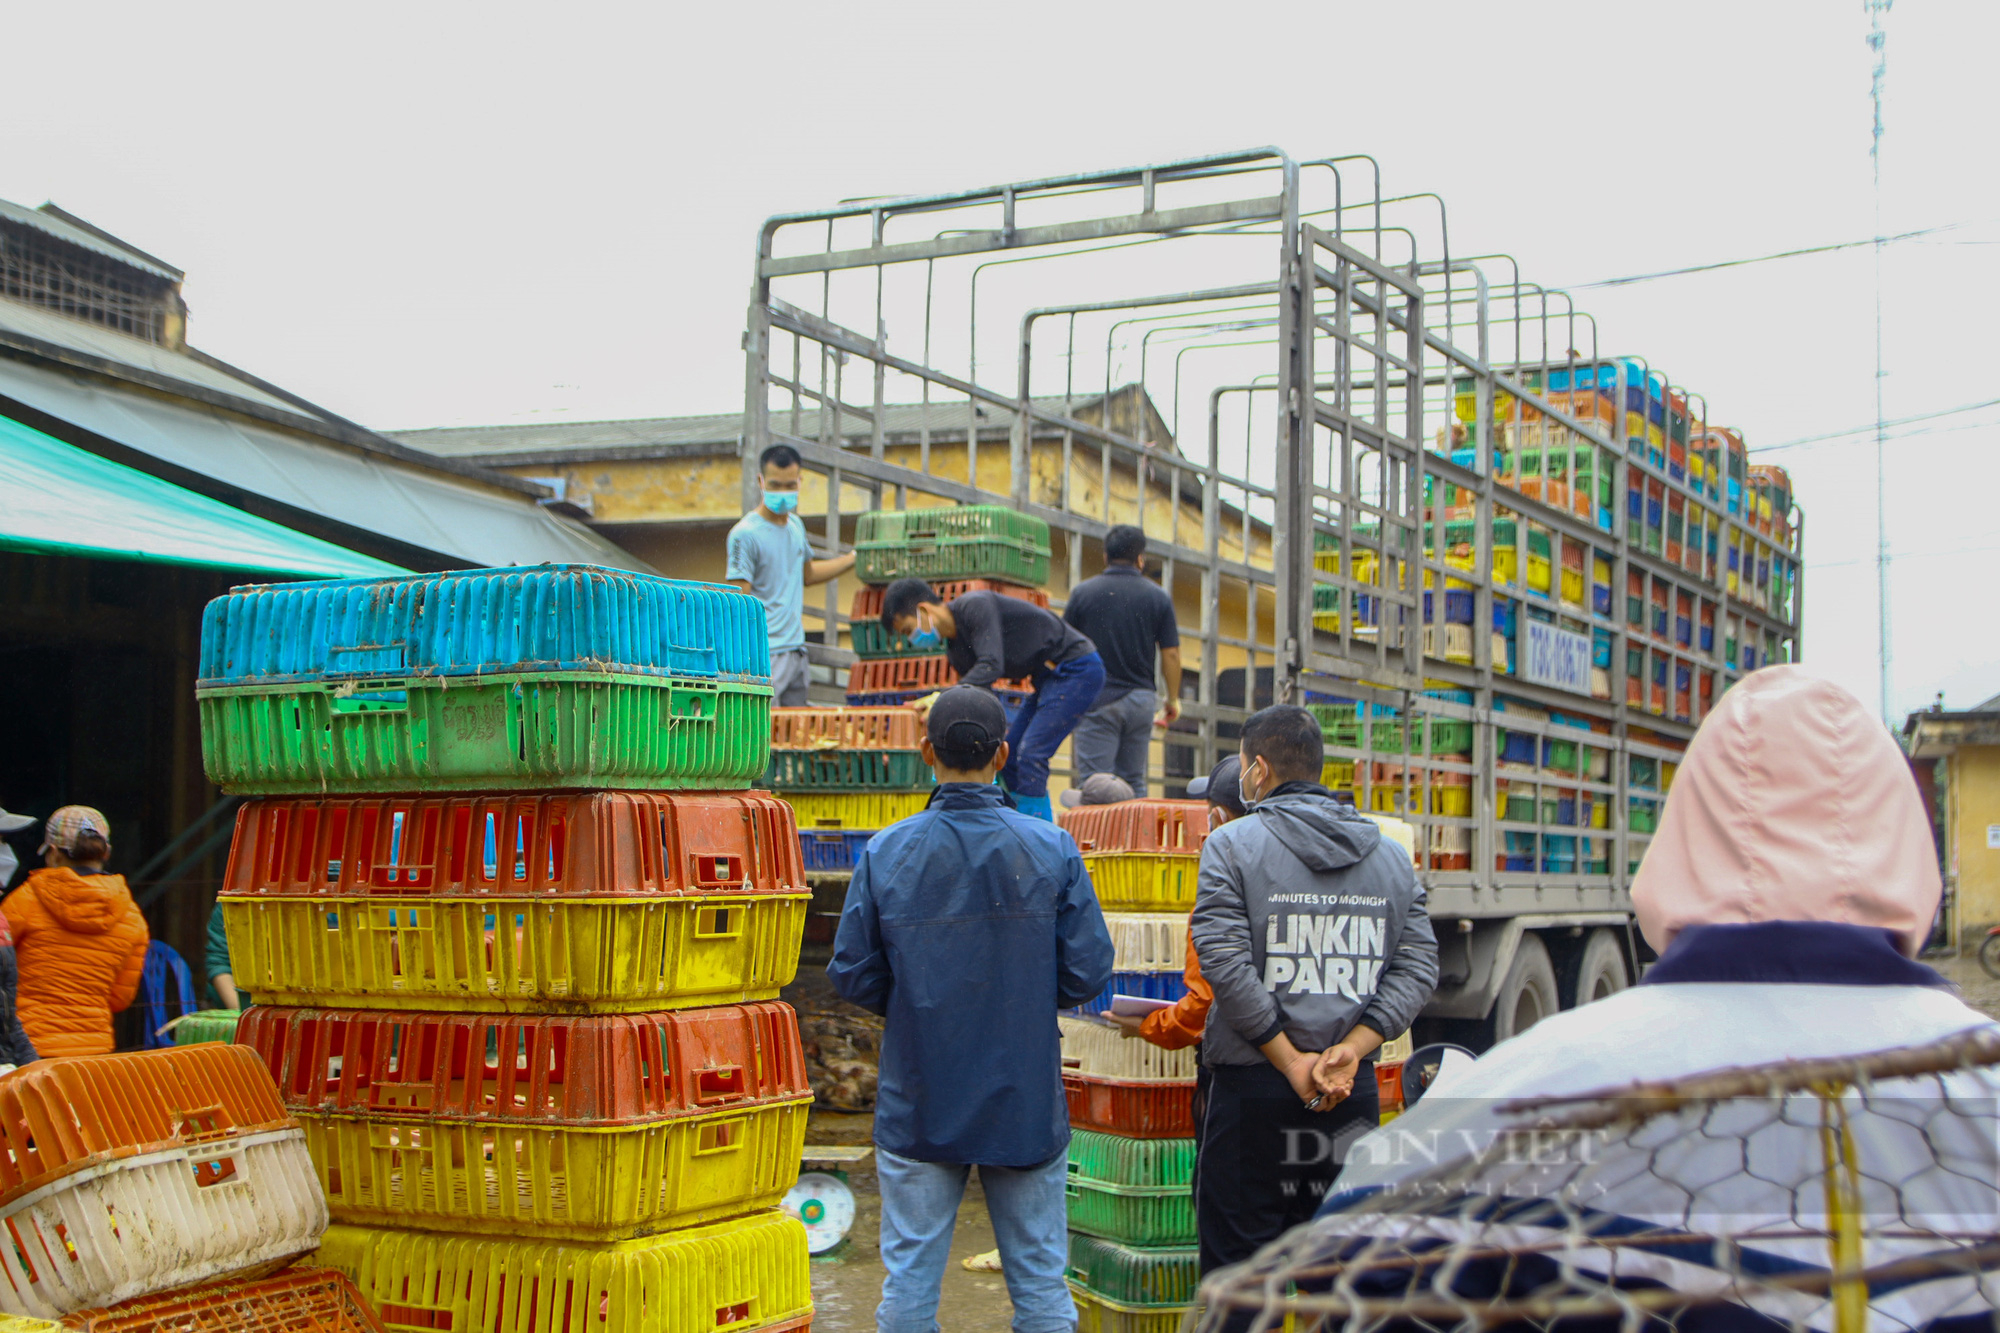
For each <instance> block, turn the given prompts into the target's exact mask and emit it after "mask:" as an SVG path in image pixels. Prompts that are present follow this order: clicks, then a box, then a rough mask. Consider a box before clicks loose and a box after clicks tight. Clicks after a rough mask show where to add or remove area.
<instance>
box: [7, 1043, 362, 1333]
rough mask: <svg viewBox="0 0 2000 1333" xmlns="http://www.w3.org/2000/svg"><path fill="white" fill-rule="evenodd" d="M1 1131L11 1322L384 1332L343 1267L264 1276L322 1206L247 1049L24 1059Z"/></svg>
mask: <svg viewBox="0 0 2000 1333" xmlns="http://www.w3.org/2000/svg"><path fill="white" fill-rule="evenodd" d="M0 1144H3V1146H4V1151H0V1221H4V1223H5V1226H6V1229H7V1235H8V1238H9V1241H10V1243H9V1244H7V1245H5V1246H0V1330H6V1333H27V1330H29V1329H37V1328H47V1329H53V1328H57V1327H62V1326H67V1327H72V1328H94V1329H103V1330H107V1331H108V1330H112V1329H117V1330H121V1331H124V1333H140V1331H141V1330H155V1329H160V1330H164V1329H168V1328H173V1329H190V1330H201V1329H218V1330H219V1329H223V1328H231V1329H237V1328H240V1329H259V1330H269V1333H280V1331H285V1333H290V1331H291V1330H298V1331H299V1333H303V1331H304V1330H307V1329H321V1330H326V1331H327V1333H335V1331H336V1330H352V1331H353V1333H371V1331H373V1333H379V1328H380V1326H379V1325H378V1324H377V1323H375V1321H374V1316H373V1315H372V1314H371V1313H370V1312H369V1311H368V1310H367V1309H366V1307H365V1305H364V1304H363V1302H361V1301H360V1299H359V1297H358V1296H357V1295H356V1293H355V1292H354V1291H353V1289H352V1287H351V1286H349V1285H348V1284H347V1282H346V1280H345V1279H343V1278H338V1277H337V1275H332V1274H329V1275H326V1276H325V1277H323V1278H322V1277H317V1276H315V1277H311V1278H307V1279H303V1280H302V1279H299V1278H298V1277H297V1276H296V1275H287V1276H284V1277H280V1278H275V1279H274V1278H271V1277H270V1275H271V1274H273V1273H276V1272H277V1271H278V1270H280V1269H282V1268H284V1267H285V1266H286V1265H287V1264H289V1263H291V1262H292V1261H294V1260H296V1259H299V1258H301V1257H302V1256H304V1255H306V1254H308V1253H310V1252H311V1251H312V1250H313V1248H314V1247H315V1246H317V1245H318V1244H319V1243H320V1238H321V1235H322V1234H323V1233H324V1232H325V1230H326V1224H327V1209H326V1199H325V1196H324V1195H322V1194H321V1192H320V1187H319V1183H318V1181H317V1180H316V1179H315V1178H314V1173H313V1167H312V1162H311V1160H310V1158H309V1157H308V1156H307V1150H306V1144H305V1131H304V1130H303V1129H302V1128H301V1127H300V1125H299V1123H298V1122H297V1121H296V1120H295V1119H293V1118H292V1117H291V1116H289V1115H288V1114H287V1113H286V1110H285V1106H284V1103H283V1102H282V1101H281V1100H280V1098H279V1097H278V1090H277V1088H276V1087H275V1086H274V1085H273V1084H272V1081H271V1075H270V1073H269V1072H268V1071H267V1070H266V1069H265V1068H264V1066H263V1064H262V1062H260V1061H259V1060H258V1059H257V1057H256V1056H255V1055H254V1054H252V1053H251V1052H249V1051H245V1050H241V1049H237V1048H232V1047H229V1046H224V1045H219V1044H208V1045H201V1046H191V1047H185V1048H168V1049H164V1050H156V1051H145V1052H140V1053H135V1054H129V1055H92V1056H81V1057H75V1058H71V1059H67V1060H43V1061H39V1062H37V1063H35V1064H32V1065H28V1066H26V1067H24V1068H22V1069H19V1070H17V1071H15V1072H14V1073H12V1074H9V1075H8V1076H7V1077H6V1078H4V1079H0ZM301 1281H303V1282H304V1285H306V1286H308V1287H311V1288H312V1289H313V1290H314V1291H315V1292H316V1293H317V1296H316V1298H315V1299H310V1300H305V1301H303V1302H302V1301H301V1300H300V1298H299V1297H298V1294H297V1288H298V1287H299V1285H300V1283H301ZM167 1306H171V1307H173V1308H174V1309H176V1310H178V1311H179V1312H180V1315H181V1316H183V1317H181V1318H179V1319H178V1322H176V1321H175V1320H173V1319H169V1318H167V1317H166V1316H165V1315H164V1314H162V1310H163V1308H164V1307H167ZM224 1308H227V1309H229V1310H232V1311H233V1312H234V1314H233V1315H232V1316H231V1317H230V1318H229V1319H227V1320H220V1321H218V1319H217V1318H214V1317H212V1316H216V1314H217V1312H218V1311H221V1310H223V1309H224ZM309 1317H311V1318H316V1319H317V1322H311V1319H310V1318H309ZM57 1319H59V1320H61V1321H62V1323H61V1324H60V1325H58V1324H55V1323H45V1322H43V1321H45V1320H57ZM203 1319H206V1320H207V1322H203Z"/></svg>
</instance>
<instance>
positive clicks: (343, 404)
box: [0, 0, 2000, 709]
mask: <svg viewBox="0 0 2000 1333" xmlns="http://www.w3.org/2000/svg"><path fill="white" fill-rule="evenodd" d="M1867 26H1868V25H1867V16H1866V14H1865V13H1864V10H1863V6H1862V4H1861V3H1860V0H1841V2H1840V3H1826V2H1824V0H1821V2H1816V3H1800V2H1792V0H1753V2H1751V3H1745V0H1732V2H1731V3H1702V2H1694V3H1681V4H1676V5H1632V4H1604V3H1601V2H1600V3H1581V4H1535V3H1522V4H1514V5H1494V4H1490V3H1428V4H1422V5H1418V4H1412V3H1379V4H1373V5H1357V4H1348V3H1339V2H1338V0H1319V2H1318V3H1301V4H1254V3H1245V2H1244V0H1236V3H1232V4H1227V5H1190V4H1184V3H1154V4H1150V5H1110V4H1093V3H1088V0H1086V2H1084V3H1077V2H1076V0H1068V2H1067V3H1060V4H1038V3H1015V4H1010V5H1000V6H984V5H980V6H959V5H935V4H926V5H916V4H913V5H907V6H892V5H885V4H867V3H851V4H845V5H804V4H792V3H776V2H772V3H764V4H757V5H699V6H696V5H685V4H684V5H633V6H609V5H593V4H572V5H565V6H547V5H541V6H535V7H532V8H530V7H513V6H506V5H499V4H487V5H481V6H469V5H452V6H445V5H427V4H411V3H400V4H396V5H372V4H349V5H344V6H339V7H326V6H314V7H295V6H278V5H270V4H258V5H243V6H225V5H200V4H171V3H170V4H151V5H144V6H141V5H104V4H100V5H96V6H76V5H69V6H42V7H34V8H22V7H17V8H16V9H15V10H14V11H12V12H10V14H9V15H8V18H7V28H8V32H9V37H8V44H9V46H10V48H12V50H13V51H14V52H15V53H16V56H17V58H15V59H13V60H10V61H9V71H8V86H9V93H10V96H9V98H8V110H7V112H6V114H5V115H4V116H0V197H4V198H7V199H12V200H15V201H17V202H20V203H24V204H28V205H31V206H32V205H37V204H40V203H41V202H42V201H43V200H45V199H53V200H55V201H56V202H57V203H59V204H61V205H62V206H63V207H64V208H66V209H68V210H70V211H71V212H74V213H77V214H79V215H81V216H83V217H85V218H88V219H90V220H91V221H93V222H95V223H97V224H98V225H100V226H102V227H104V228H106V229H108V230H110V231H112V232H115V233H117V234H118V235H120V236H122V237H124V238H126V239H127V240H129V241H131V242H132V243H134V244H136V245H138V246H140V247H142V248H144V249H147V250H149V251H151V252H153V253H154V254H157V255H159V256H160V257H162V258H164V259H166V260H167V261H169V262H170V263H173V264H175V265H178V266H180V267H182V268H185V269H186V270H187V271H188V274H189V277H188V283H187V297H188V301H189V304H190V306H191V316H190V335H191V340H192V341H194V342H195V343H196V344H197V345H199V346H201V347H203V348H204V349H206V350H208V351H210V352H212V353H214V354H216V355H218V356H221V357H223V358H225V359H226V360H229V361H232V362H235V363H237V364H239V365H241V366H244V367H245V368H247V369H250V370H252V371H255V372H256V373H258V374H260V375H262V376H264V377H266V378H268V379H271V380H274V381H276V382H278V383H280V384H282V385H284V386H286V387H287V388H290V389H292V390H293V391H295V392H298V393H301V394H303V395H305V396H307V397H309V398H312V399H315V400H317V401H319V402H321V403H323V404H325V405H326V406H328V407H330V408H333V409H335V410H337V411H340V412H342V413H344V414H346V415H348V416H351V417H354V418H356V419H358V420H360V421H363V422H366V423H367V424H369V425H372V426H375V427H378V428H382V429H397V428H409V427H418V426H431V425H456V424H475V423H490V422H515V421H534V420H542V419H569V420H591V419H597V418H605V417H620V416H657V415H673V414H680V413H695V412H710V411H730V410H735V409H737V408H738V407H740V405H741V394H742V389H741V386H742V357H741V353H740V351H739V348H738V338H739V335H740V332H741V329H742V327H743V308H744V302H745V299H746V297H747V294H748V291H749V280H750V259H751V255H752V248H753V244H754V239H755V235H756V231H757V226H758V224H759V222H760V221H761V220H762V219H763V218H764V217H765V216H767V215H769V214H771V213H775V212H780V211H785V210H791V209H800V208H810V207H815V206H821V205H826V204H830V203H832V202H834V201H836V200H838V199H842V198H849V197H854V196H862V195H891V194H907V193H918V192H928V191H938V190H948V189H954V188H963V187H970V186H976V185H985V184H992V183H996V182H1001V181H1007V180H1014V179H1026V178H1032V177H1037V176H1047V175H1054V174H1058V173H1061V172H1067V171H1074V170H1083V169H1089V168H1097V167H1112V166H1124V165H1133V164H1139V163H1144V162H1147V161H1153V160H1160V159H1167V158H1174V157H1184V156H1189V155H1193V154H1197V153H1202V152H1208V151H1216V150H1225V149H1234V148H1240V147H1245V146H1250V145H1256V144H1276V145H1278V146H1281V147H1283V148H1285V149H1287V150H1288V151H1290V152H1292V153H1293V154H1294V155H1296V156H1301V157H1305V156H1313V157H1318V156H1326V155H1331V154H1337V153H1346V152H1368V153H1372V154H1374V155H1375V156H1376V157H1377V158H1378V159H1380V160H1381V162H1382V164H1383V168H1384V171H1385V173H1386V176H1387V179H1388V183H1389V186H1390V188H1391V189H1392V190H1393V191H1394V192H1398V193H1401V192H1406V191H1418V190H1435V191H1437V192H1438V193H1440V194H1442V195H1443V196H1444V197H1445V199H1446V200H1447V201H1448V202H1449V204H1450V208H1451V225H1452V235H1453V242H1454V249H1455V250H1458V251H1460V252H1461V253H1463V252H1467V251H1505V252H1508V253H1511V254H1513V255H1515V256H1517V257H1519V258H1520V260H1521V261H1522V264H1523V268H1524V272H1525V273H1526V274H1528V275H1529V276H1531V277H1533V278H1535V279H1537V280H1539V281H1542V282H1545V283H1550V284H1557V285H1560V284H1565V283H1585V282H1590V281H1593V280H1597V279H1604V278H1611V277H1618V276H1623V275H1628V274H1637V273H1646V272H1651V271H1655V270H1659V269H1667V268H1673V267H1677V266H1682V265H1689V264H1698V263H1705V262H1711V261H1715V260H1722V259H1732V258H1739V257H1748V256H1755V255H1762V254H1767V253H1770V252H1773V251H1778V250H1784V249H1790V248H1794V247H1802V246H1811V245H1821V244H1827V243H1832V242H1840V241H1849V240H1855V239H1859V238H1864V237H1867V236H1869V235H1871V234H1872V227H1873V219H1872V213H1871V195H1870V189H1869V162H1868V151H1867V150H1868V140H1869V101H1868V83H1869V68H1870V56H1869V52H1868V50H1867V47H1866V44H1865V40H1864V39H1865V36H1866V32H1867ZM1888 32H1889V37H1888V80H1887V89H1888V92H1887V107H1886V112H1885V116H1886V123H1887V132H1886V138H1885V141H1884V149H1883V158H1882V177H1883V228H1884V231H1885V232H1888V233H1894V232H1901V231H1907V230H1912V229H1917V228H1926V227H1938V226H1945V225H1949V224H1958V225H1956V227H1955V229H1954V230H1950V231H1946V232H1942V233H1938V234H1936V235H1933V236H1929V237H1926V238H1923V239H1922V240H1919V241H1914V242H1907V243H1902V244H1899V245H1896V246H1893V247H1890V249H1889V250H1888V253H1887V259H1886V263H1885V269H1884V272H1885V287H1886V297H1885V304H1886V311H1887V335H1886V345H1887V366H1888V378H1887V380H1886V405H1887V415H1888V416H1890V417H1892V418H1899V417H1905V416H1913V415H1916V414H1919V413H1926V412H1935V411H1938V410H1940V409H1944V408H1950V407H1957V406H1960V405H1963V404H1970V403H1977V402H1982V401H1984V400H1987V399H1995V398H2000V369H1996V358H1995V356H1994V352H1995V350H1996V349H1995V346H1994V342H1995V339H1994V336H1993V333H1992V331H1991V326H1990V324H1989V322H1988V317H1987V316H1986V315H1985V313H1984V309H1985V303H1986V300H1987V299H1989V293H1990V292H1991V291H1992V290H1993V288H1994V285H1995V284H1994V280H1995V277H1996V275H2000V172H1996V171H1995V170H1994V153H1993V143H1994V142H1995V137H1994V134H1995V129H1996V125H1995V112H1994V109H1993V108H1994V98H1993V96H1992V92H1991V88H1992V79H1993V75H1992V62H1991V55H1992V52H1993V51H1994V50H1995V49H2000V6H1994V5H1991V4H1980V3H1970V2H1968V0H1956V2H1952V0H1928V2H1925V0H1902V3H1901V4H1899V5H1898V6H1897V7H1896V9H1895V10H1894V11H1893V12H1892V13H1891V14H1890V16H1889V19H1888ZM29 53H34V54H33V58H23V57H26V56H28V55H29ZM1872 272H1873V270H1872V261H1871V258H1870V255H1869V252H1868V251H1867V250H1866V249H1860V250H1850V251H1844V252H1840V253H1838V254H1833V255H1826V256H1819V257H1811V258H1803V259H1792V260H1783V261H1778V262H1774V263H1767V264H1761V265H1756V266H1752V267H1746V268H1737V269H1731V270H1724V271H1722V272H1719V273H1713V274H1707V275H1702V276H1696V277H1685V278H1675V279H1668V280H1663V281H1657V282H1650V283H1643V284H1638V285H1634V286H1629V287H1618V288H1608V289H1599V290H1593V291H1588V292H1584V293H1580V299H1581V302H1582V304H1583V305H1585V306H1586V307H1587V308H1589V309H1591V310H1593V311H1594V312H1595V313H1596V314H1597V315H1598V317H1599V322H1600V327H1601V328H1602V329H1603V330H1604V340H1605V341H1604V346H1605V348H1606V349H1607V350H1613V349H1615V350H1617V351H1620V352H1637V353H1640V354H1643V355H1645V356H1646V357H1648V358H1649V359H1650V360H1651V361H1652V362H1654V363H1655V364H1657V365H1661V366H1663V367H1666V368H1667V369H1668V370H1669V371H1670V373H1671V374H1672V377H1673V378H1674V379H1675V380H1676V381H1677V382H1680V383H1683V384H1687V385H1690V386H1692V387H1694V388H1697V389H1699V390H1701V391H1702V392H1704V393H1705V394H1706V395H1707V397H1708V400H1709V402H1710V404H1711V409H1712V412H1713V415H1714V418H1715V419H1717V420H1720V421H1727V422H1732V423H1740V424H1741V425H1742V426H1743V427H1744V429H1745V430H1746V431H1747V433H1748V436H1749V439H1750V442H1751V444H1752V446H1753V447H1756V446H1760V445H1770V444H1776V443H1780V442H1784V441H1788V440H1793V439H1797V438H1800V437H1804V436H1816V435H1821V434H1825V433H1828V432H1833V431H1841V430H1846V429H1848V428H1852V427H1860V426H1863V425H1864V424H1865V423H1868V422H1870V421H1871V420H1872V419H1873V413H1874V405H1873V384H1872V378H1873V371H1874V322H1873V321H1874V296H1873V291H1874V289H1873V285H1872ZM1919 431H1920V432H1921V433H1918V432H1919ZM1996 443H2000V409H1986V410H1983V411H1979V412H1973V413H1967V414H1962V415H1957V416H1951V417H1946V418H1941V419H1938V420H1936V421H1932V422H1926V423H1923V425H1922V427H1921V428H1920V427H1908V428H1904V432H1903V435H1902V438H1899V439H1896V440H1895V441H1893V442H1892V445H1891V458H1890V485H1889V492H1888V494H1889V526H1890V539H1891V541H1892V543H1893V545H1894V546H1895V548H1896V549H1897V550H1898V551H1899V552H1900V553H1901V554H1900V556H1899V558H1898V560H1897V561H1896V563H1895V566H1894V575H1893V579H1894V582H1893V592H1892V599H1891V601H1892V607H1893V611H1894V623H1895V640H1896V668H1895V675H1894V701H1895V706H1896V707H1897V708H1898V709H1901V708H1908V707H1916V706H1920V705H1922V704H1924V703H1927V702H1928V701H1929V700H1930V698H1931V697H1932V695H1933V694H1934V693H1935V692H1936V691H1938V690H1944V691H1945V692H1946V696H1947V702H1948V703H1949V704H1951V705H1953V706H1968V705H1971V704H1973V703H1975V702H1977V701H1978V700H1980V699H1983V698H1984V697H1986V696H1987V695H1990V694H1993V693H2000V615H1996V614H1995V612H1994V609H1993V595H1992V586H1993V580H1992V579H1991V577H1990V573H1989V572H1990V571H1991V570H1992V569H1993V568H1994V567H1995V563H1996V560H2000V522H1996V519H1995V499H1996V496H2000V450H1996V448H1995V445H1996ZM1765 461H1782V462H1784V463H1785V464H1786V465H1787V466H1788V467H1789V468H1790V469H1791V471H1792V474H1793V477H1794V479H1795V481H1796V483H1797V487H1798V491H1799V494H1800V497H1801V502H1802V503H1803V505H1804V506H1805V508H1806V510H1807V512H1808V520H1807V521H1808V527H1807V532H1808V550H1807V562H1808V570H1807V573H1808V578H1807V584H1806V586H1807V596H1806V644H1807V659H1808V661H1809V663H1811V664H1813V665H1814V666H1816V667H1817V668H1819V669H1820V670H1823V671H1825V672H1826V673H1828V674H1830V675H1832V676H1833V677H1835V678H1836V679H1839V680H1840V681H1842V682H1843V683H1845V684H1847V685H1848V686H1849V687H1850V688H1852V689H1854V690H1855V691H1856V692H1857V693H1859V694H1860V695H1861V696H1862V697H1863V698H1864V699H1866V700H1868V701H1870V702H1871V703H1872V702H1873V701H1874V699H1875V697H1876V691H1875V624H1876V620H1875V608H1876V599H1875V592H1874V588H1875V582H1874V568H1873V553H1874V542H1875V525H1874V518H1875V483H1874V463H1873V452H1872V447H1871V446H1870V445H1869V443H1868V442H1867V437H1865V436H1861V435H1855V436H1848V437H1843V438H1842V439H1841V440H1839V441H1835V442H1832V443H1829V444H1826V445H1820V446H1815V447H1807V448H1799V449H1795V450H1789V451H1786V452H1784V453H1782V454H1775V455H1771V456H1769V457H1768V458H1767V459H1766V460H1765Z"/></svg>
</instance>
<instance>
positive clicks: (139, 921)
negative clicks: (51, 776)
mask: <svg viewBox="0 0 2000 1333" xmlns="http://www.w3.org/2000/svg"><path fill="white" fill-rule="evenodd" d="M110 855H111V825H110V824H109V823H108V822H107V821H106V820H105V818H104V816H103V815H101V814H99V813H98V812H97V811H95V810H93V809H91V808H90V807H89V806H86V805H66V806H64V807H63V808H62V809H60V810H58V811H56V812H55V813H54V814H52V815H50V816H49V820H48V824H47V826H46V830H45V832H44V834H43V838H42V856H43V860H44V862H45V863H46V864H45V865H44V867H43V868H42V869H40V870H37V871H35V872H34V873H33V874H31V875H29V876H28V880H27V882H26V883H25V884H23V885H21V887H20V888H18V889H16V890H14V891H13V892H12V893H10V894H8V895H7V899H6V901H5V902H0V915H5V916H6V918H7V924H8V925H9V926H11V927H12V928H13V932H14V952H15V955H16V956H17V957H18V959H19V960H20V968H21V982H20V991H19V1009H20V1015H21V1026H22V1027H23V1028H25V1029H27V1033H28V1037H29V1039H30V1040H31V1041H33V1042H34V1044H35V1050H36V1051H37V1052H38V1053H39V1054H41V1055H42V1056H43V1057H45V1058H46V1057H48V1056H59V1055H102V1054H104V1053H105V1052H108V1051H110V1050H111V1049H113V1046H114V1042H113V1040H112V1036H111V1015H113V1014H115V1013H118V1012H119V1011H121V1010H123V1009H124V1008H125V1007H126V1006H127V1005H129V1004H131V1003H132V997H133V996H134V995H135V994H137V993H138V990H139V976H140V973H141V971H143V970H144V968H145V965H146V945H147V942H148V939H149V935H148V932H147V930H146V918H145V917H143V916H141V915H140V914H139V908H138V906H137V904H135V903H134V902H133V901H132V893H131V890H129V889H127V888H126V887H125V877H124V876H123V875H107V874H105V873H104V862H105V861H106V859H107V858H109V857H110Z"/></svg>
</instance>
